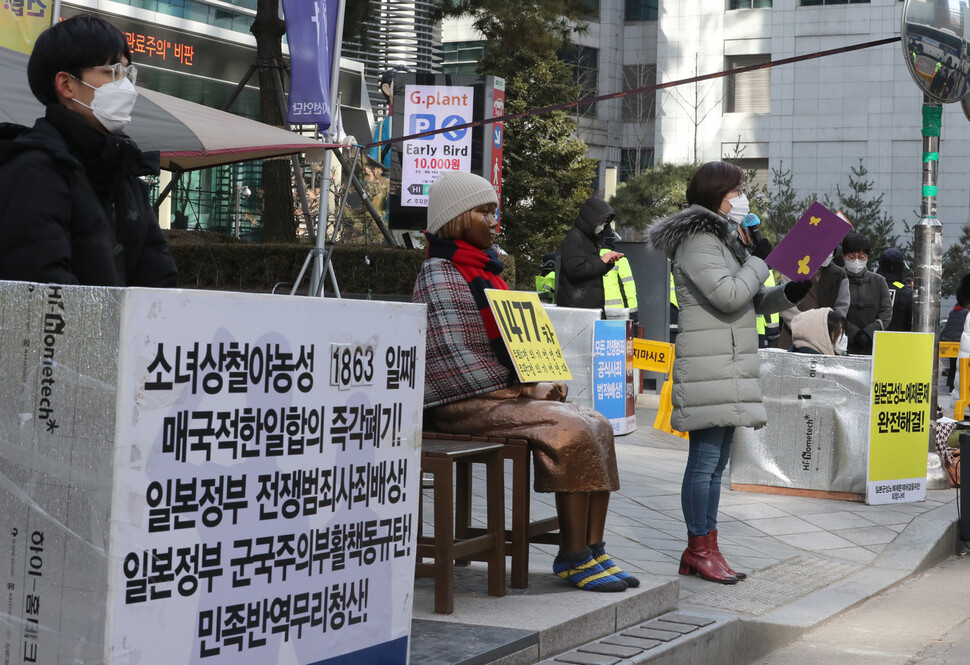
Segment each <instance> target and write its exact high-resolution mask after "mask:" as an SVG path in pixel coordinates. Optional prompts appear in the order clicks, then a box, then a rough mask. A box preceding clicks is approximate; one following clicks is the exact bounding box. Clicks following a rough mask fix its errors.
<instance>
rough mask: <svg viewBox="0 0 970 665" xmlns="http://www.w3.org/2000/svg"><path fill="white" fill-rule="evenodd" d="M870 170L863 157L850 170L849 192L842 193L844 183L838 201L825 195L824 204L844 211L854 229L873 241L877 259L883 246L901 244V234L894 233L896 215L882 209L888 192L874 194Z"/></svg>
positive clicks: (837, 188) (839, 190)
mask: <svg viewBox="0 0 970 665" xmlns="http://www.w3.org/2000/svg"><path fill="white" fill-rule="evenodd" d="M868 173H869V171H868V169H866V167H865V165H864V164H863V163H862V160H861V159H860V160H859V166H858V167H852V168H851V169H850V175H849V191H846V192H843V191H842V188H841V186H837V187H836V188H835V192H836V198H835V200H832V199H831V198H830V197H829V196H828V195H826V196H825V202H824V205H825V207H827V208H829V209H831V210H836V211H838V210H841V211H842V214H843V215H845V216H846V218H847V219H848V220H849V223H850V224H852V227H853V229H854V230H855V231H858V232H859V233H861V234H862V235H864V236H866V237H867V238H869V241H870V242H872V251H871V252H870V253H869V257H870V258H876V257H878V256H879V254H880V253H881V252H882V250H884V249H888V248H889V247H899V234H897V233H894V232H893V231H894V227H895V223H894V222H893V218H892V217H890V216H889V215H888V214H887V213H883V211H882V202H883V198H884V197H885V193H881V194H879V196H874V195H873V194H874V192H873V185H874V184H875V182H874V181H872V180H867V179H866V175H868Z"/></svg>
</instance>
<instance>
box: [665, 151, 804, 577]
mask: <svg viewBox="0 0 970 665" xmlns="http://www.w3.org/2000/svg"><path fill="white" fill-rule="evenodd" d="M687 202H688V203H689V204H690V207H689V208H688V209H687V210H685V211H683V212H681V213H678V214H676V215H673V216H671V217H668V218H666V219H662V220H660V221H658V222H656V223H654V224H653V225H652V226H651V227H650V229H649V240H650V244H651V245H652V246H653V247H655V248H657V249H659V250H660V251H662V252H664V253H665V254H666V255H667V258H668V259H670V262H671V271H672V274H673V278H674V284H675V287H676V291H677V301H678V303H679V304H680V322H679V323H680V332H679V333H678V335H677V349H676V353H675V359H674V374H673V381H674V383H673V392H672V395H671V401H672V403H673V414H672V416H671V425H672V426H673V427H674V428H676V429H678V430H680V431H682V432H688V434H689V436H690V444H689V452H688V457H687V468H686V469H685V471H684V482H683V486H682V487H681V507H682V508H683V511H684V520H685V521H686V523H687V543H688V545H687V549H686V550H685V551H684V554H683V556H682V557H681V560H680V571H679V572H680V574H681V575H693V574H695V573H696V574H699V575H700V576H701V577H703V578H704V579H706V580H711V581H713V582H721V583H723V584H734V583H736V582H737V581H738V580H739V579H743V578H744V577H745V574H744V573H739V572H735V571H733V570H732V569H731V568H730V567H729V566H728V565H727V563H726V562H725V561H724V557H723V556H721V554H720V552H719V550H718V546H717V507H718V501H719V498H720V493H721V474H722V472H723V471H724V467H725V466H726V465H727V462H728V459H729V458H730V455H731V442H732V440H733V439H734V429H735V428H736V427H761V426H763V425H764V424H765V422H766V416H765V408H764V405H763V404H762V402H761V385H760V382H759V372H758V333H757V329H756V327H755V325H756V324H755V318H756V316H757V315H758V314H771V313H775V312H780V311H781V310H784V309H788V308H789V307H791V306H792V305H794V304H796V303H797V302H798V301H799V300H800V299H801V298H802V297H803V296H804V295H805V294H806V293H807V292H808V289H809V288H810V287H811V282H810V281H807V280H806V281H800V282H789V283H788V284H786V285H784V286H776V287H765V286H764V282H765V280H766V279H767V278H768V266H767V265H766V264H765V262H764V259H765V257H767V256H768V254H769V252H771V243H769V242H768V241H767V240H765V239H761V240H760V241H759V242H758V243H757V244H756V245H753V243H752V242H751V239H750V237H749V236H748V234H747V232H746V231H745V230H744V227H743V226H742V225H741V219H742V218H743V217H744V215H745V214H747V212H748V199H747V197H746V196H745V194H744V172H743V171H742V170H741V169H740V168H738V167H737V166H735V165H733V164H727V163H725V162H709V163H707V164H704V165H703V166H702V167H700V168H699V169H698V170H697V172H696V173H695V174H694V176H693V177H692V178H691V181H690V183H689V184H688V185H687ZM749 250H750V251H751V253H750V254H749V253H748V252H749Z"/></svg>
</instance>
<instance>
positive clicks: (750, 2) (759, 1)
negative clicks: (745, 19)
mask: <svg viewBox="0 0 970 665" xmlns="http://www.w3.org/2000/svg"><path fill="white" fill-rule="evenodd" d="M766 7H771V0H729V2H728V9H763V8H766Z"/></svg>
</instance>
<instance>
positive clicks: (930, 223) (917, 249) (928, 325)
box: [913, 97, 943, 450]
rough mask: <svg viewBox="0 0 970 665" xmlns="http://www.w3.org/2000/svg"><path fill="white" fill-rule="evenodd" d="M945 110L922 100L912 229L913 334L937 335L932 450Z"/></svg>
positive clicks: (933, 398) (935, 352)
mask: <svg viewBox="0 0 970 665" xmlns="http://www.w3.org/2000/svg"><path fill="white" fill-rule="evenodd" d="M942 117H943V107H942V106H941V105H940V104H939V103H937V102H931V101H930V100H929V98H928V97H924V98H923V187H922V201H921V204H920V220H919V223H918V224H917V225H916V227H915V228H914V229H913V244H914V254H915V257H914V259H915V262H916V275H915V277H916V279H915V289H914V295H913V300H914V304H915V306H914V307H913V331H914V332H923V333H933V334H934V344H933V374H932V376H933V381H932V382H931V386H930V437H929V441H928V447H929V450H934V449H935V432H936V406H937V403H938V394H937V392H938V390H937V374H938V372H939V369H940V358H939V346H938V345H939V335H938V334H937V333H938V332H939V325H940V286H941V276H942V271H943V225H942V224H941V223H940V220H939V219H937V217H936V194H937V182H938V181H939V162H940V125H941V121H942Z"/></svg>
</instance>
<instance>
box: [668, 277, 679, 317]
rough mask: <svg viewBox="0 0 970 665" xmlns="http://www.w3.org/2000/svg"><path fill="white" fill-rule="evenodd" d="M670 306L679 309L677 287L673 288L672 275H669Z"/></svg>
mask: <svg viewBox="0 0 970 665" xmlns="http://www.w3.org/2000/svg"><path fill="white" fill-rule="evenodd" d="M670 304H671V305H673V306H674V307H677V308H678V309H680V305H678V304H677V287H675V286H674V273H670Z"/></svg>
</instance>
